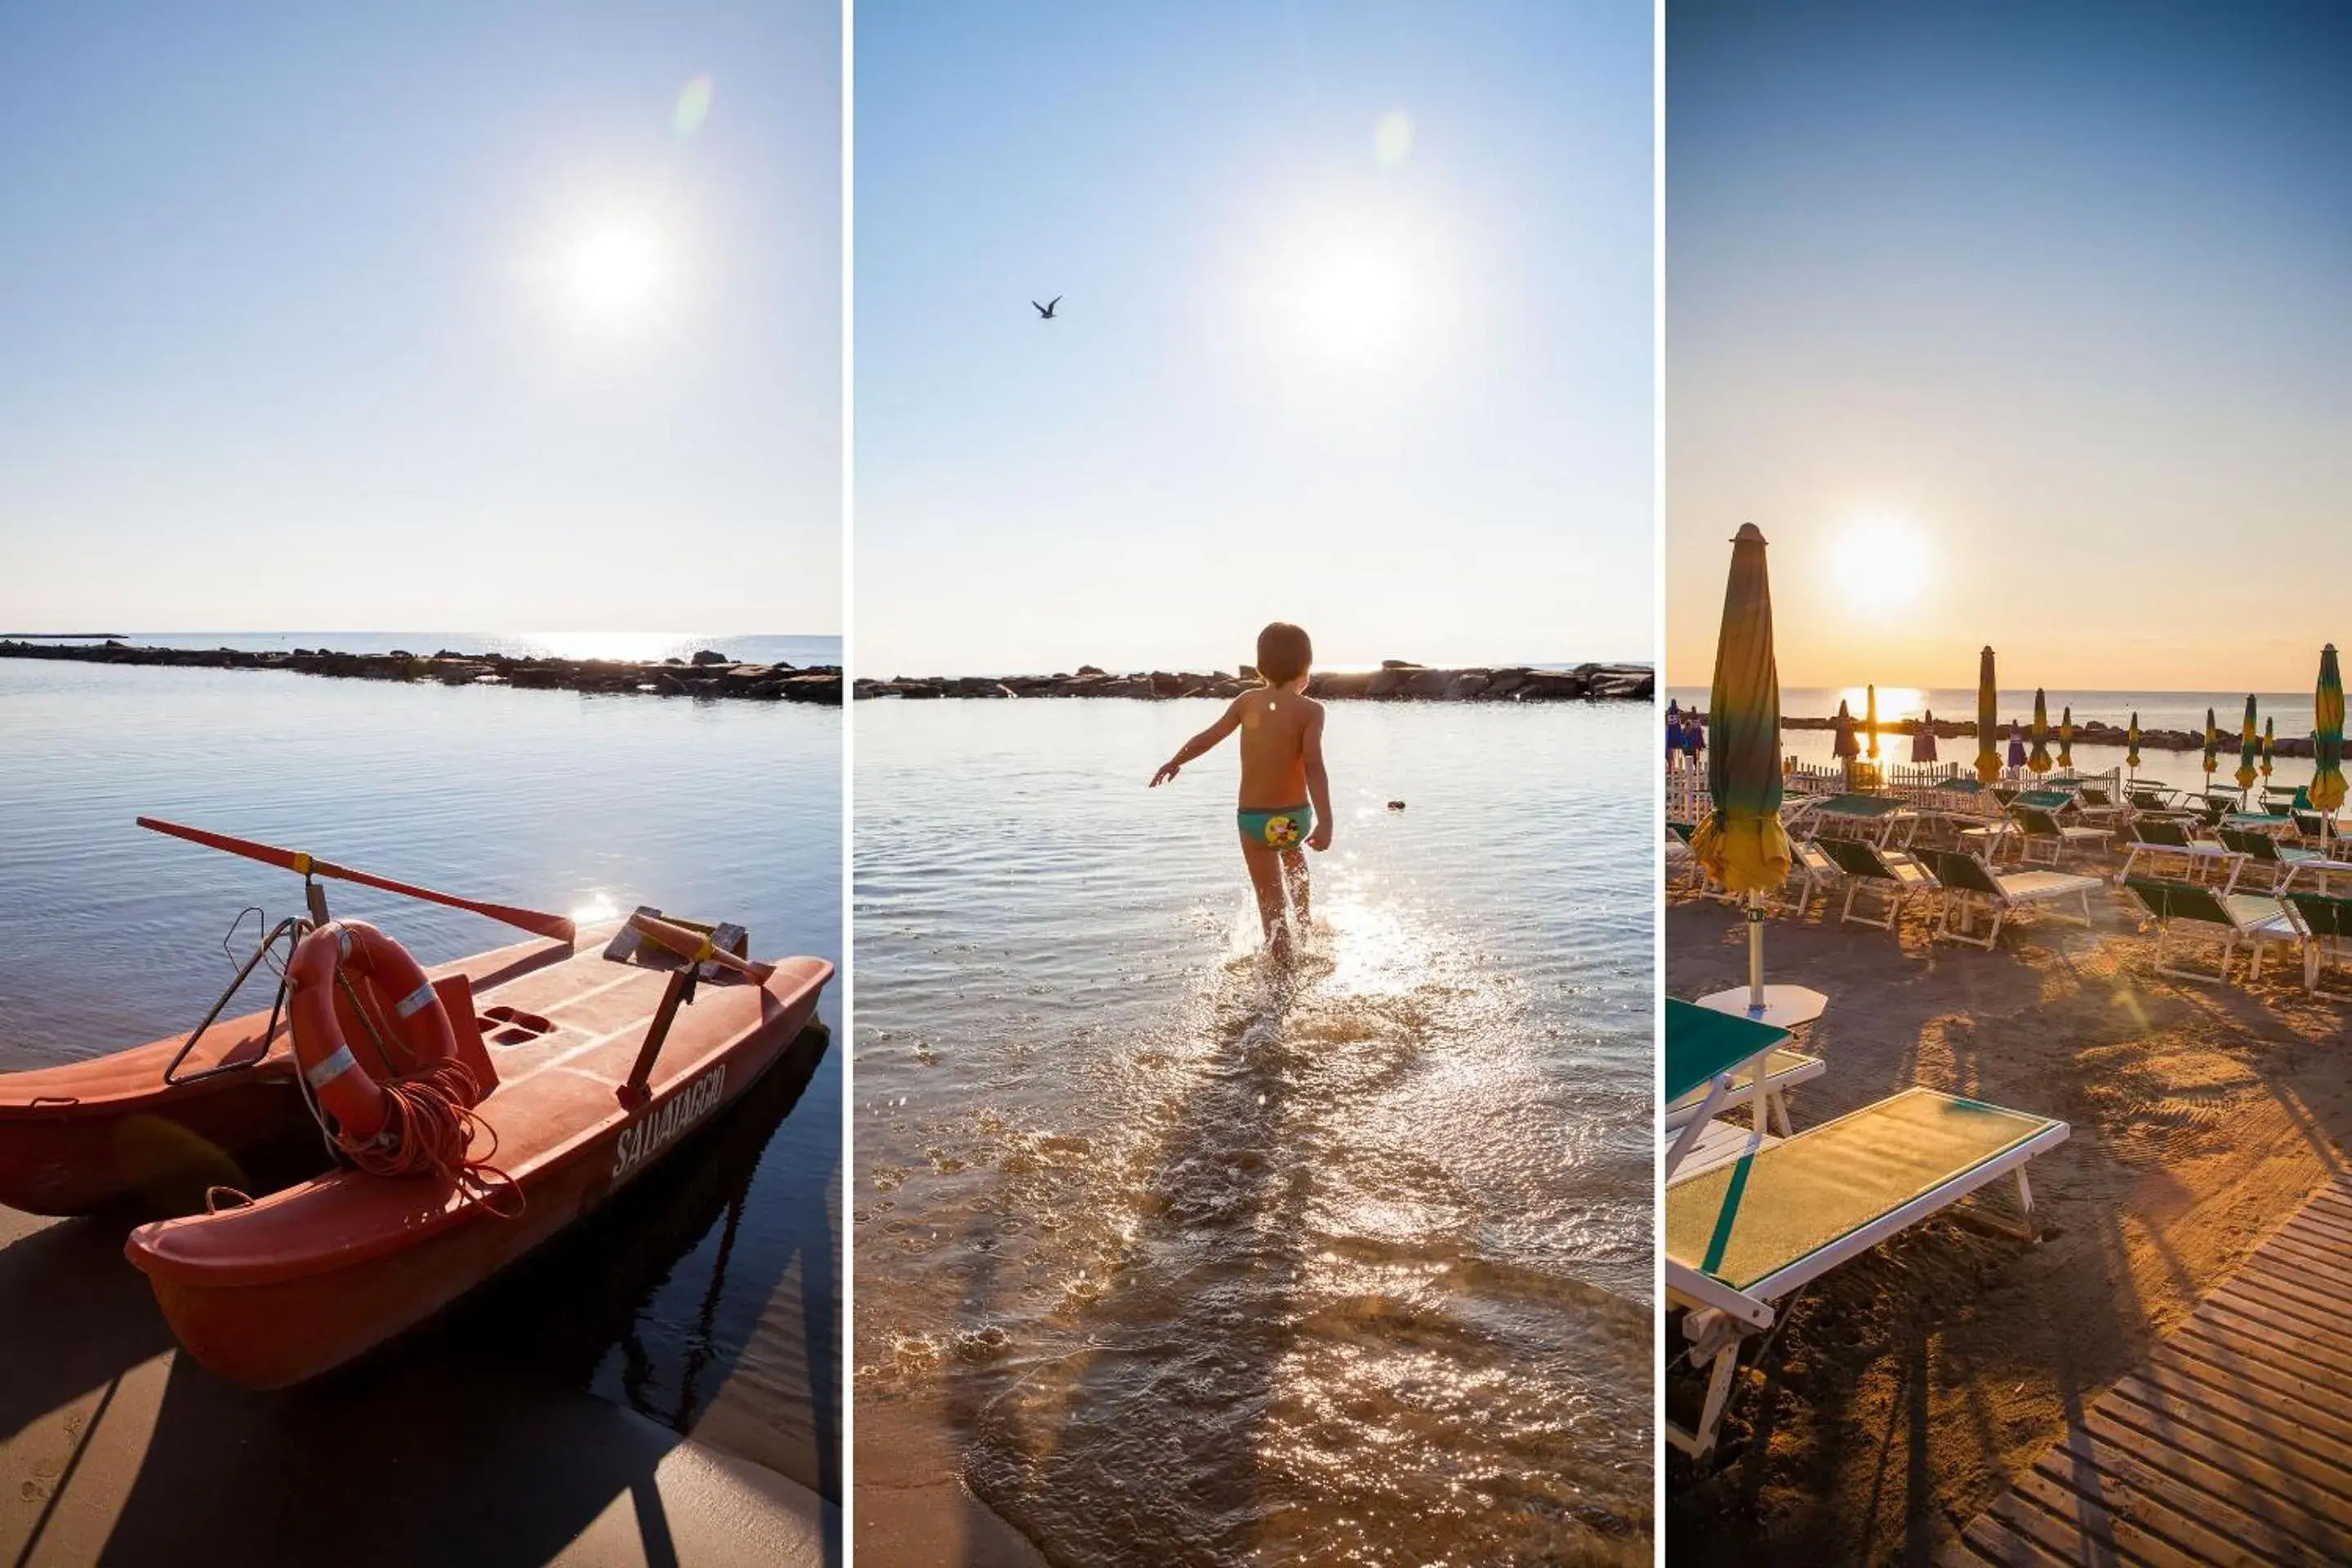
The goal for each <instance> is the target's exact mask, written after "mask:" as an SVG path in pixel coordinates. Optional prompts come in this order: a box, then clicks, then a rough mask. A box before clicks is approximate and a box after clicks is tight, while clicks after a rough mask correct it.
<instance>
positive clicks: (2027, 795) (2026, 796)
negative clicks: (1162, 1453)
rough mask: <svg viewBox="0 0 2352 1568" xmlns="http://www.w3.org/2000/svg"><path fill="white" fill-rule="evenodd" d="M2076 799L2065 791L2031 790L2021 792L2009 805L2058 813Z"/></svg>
mask: <svg viewBox="0 0 2352 1568" xmlns="http://www.w3.org/2000/svg"><path fill="white" fill-rule="evenodd" d="M2073 801H2074V796H2073V795H2068V794H2067V793H2066V792H2065V791H2064V790H2063V789H2029V790H2020V791H2019V792H2018V794H2017V796H2016V798H2015V799H2013V800H2011V802H2010V803H2009V804H2010V805H2013V806H2014V805H2030V806H2034V807H2037V808H2039V809H2041V810H2042V811H2057V810H2060V809H2063V807H2065V806H2066V805H2070V804H2071V803H2072V802H2073Z"/></svg>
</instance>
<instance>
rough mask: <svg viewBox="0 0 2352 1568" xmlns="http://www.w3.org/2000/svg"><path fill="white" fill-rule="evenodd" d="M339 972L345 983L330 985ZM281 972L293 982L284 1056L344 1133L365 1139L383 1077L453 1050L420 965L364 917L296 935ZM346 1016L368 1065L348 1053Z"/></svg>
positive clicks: (429, 1063) (379, 1123) (381, 1112)
mask: <svg viewBox="0 0 2352 1568" xmlns="http://www.w3.org/2000/svg"><path fill="white" fill-rule="evenodd" d="M339 973H340V974H341V977H342V978H343V979H344V980H347V981H349V982H350V984H349V986H348V987H345V986H342V985H338V984H336V978H337V975H338V974H339ZM286 979H287V982H288V984H289V986H290V987H291V988H292V991H293V995H292V997H291V999H290V1001H289V1004H288V1012H289V1015H290V1016H291V1019H292V1023H293V1026H294V1060H295V1062H296V1063H297V1065H299V1067H300V1068H301V1069H302V1076H303V1078H304V1079H306V1080H308V1081H309V1083H310V1090H311V1092H312V1093H313V1094H315V1095H317V1096H318V1097H319V1103H320V1105H323V1106H325V1107H326V1108H327V1110H328V1112H329V1114H331V1115H332V1116H333V1117H334V1119H335V1122H336V1125H337V1126H338V1127H339V1128H341V1131H342V1132H343V1135H344V1137H345V1138H346V1139H348V1140H350V1141H352V1142H357V1143H366V1142H371V1141H372V1140H373V1139H374V1138H375V1137H376V1135H377V1134H379V1133H381V1132H382V1131H383V1130H384V1124H385V1121H387V1119H388V1115H389V1113H388V1112H387V1110H386V1109H385V1106H386V1100H385V1095H384V1091H383V1082H384V1081H388V1080H390V1079H397V1078H405V1077H407V1076H409V1075H411V1074H414V1073H418V1072H422V1071H424V1070H425V1069H427V1068H431V1067H433V1066H435V1065H436V1064H437V1063H441V1062H446V1061H454V1060H456V1059H457V1031H456V1029H455V1028H454V1027H453V1026H451V1024H450V1022H449V1013H448V1010H447V1009H446V1008H445V1007H443V1006H442V1005H441V997H440V994H439V993H437V992H436V991H435V990H434V989H433V983H432V982H431V981H430V980H428V979H426V978H425V969H424V966H423V965H422V964H419V963H417V962H416V960H415V959H414V958H411V957H410V956H409V955H408V950H407V949H406V948H404V947H403V946H401V945H400V943H398V942H394V941H393V939H392V938H390V937H388V936H386V935H385V934H384V933H383V932H382V931H378V930H377V929H376V928H375V927H373V926H372V925H370V924H368V923H367V922H366V921H329V922H328V923H327V924H325V925H322V926H320V927H319V929H318V930H316V931H312V932H310V935H308V936H306V937H304V938H303V939H302V940H301V942H299V943H298V944H297V945H296V946H295V949H294V956H293V958H292V959H291V960H290V961H289V963H287V965H286ZM347 1020H348V1021H349V1022H350V1023H351V1024H352V1025H355V1026H357V1027H356V1029H355V1030H354V1031H353V1032H354V1033H355V1034H356V1035H357V1036H358V1037H361V1038H362V1039H363V1041H364V1042H365V1045H366V1047H367V1055H368V1056H370V1057H372V1058H374V1062H375V1068H376V1070H375V1071H374V1072H373V1073H372V1072H371V1071H370V1070H369V1068H368V1067H367V1066H365V1065H363V1064H362V1061H361V1059H360V1057H359V1056H358V1055H356V1054H354V1052H353V1050H352V1046H351V1044H350V1038H351V1037H350V1036H347V1034H346V1032H345V1026H346V1021H347ZM387 1045H388V1046H390V1047H393V1050H391V1051H387V1050H386V1049H385V1048H384V1047H386V1046H387ZM395 1052H397V1053H398V1054H399V1055H402V1056H405V1058H407V1059H406V1060H400V1059H397V1058H396V1057H395V1055H394V1053H395Z"/></svg>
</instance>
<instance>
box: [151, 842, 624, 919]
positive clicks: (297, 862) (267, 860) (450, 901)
mask: <svg viewBox="0 0 2352 1568" xmlns="http://www.w3.org/2000/svg"><path fill="white" fill-rule="evenodd" d="M139 826H142V827H147V828H152V829H153V830H154V831H156V832H157V833H168V834H170V835H171V836H172V837H174V838H184V839H186V840H187V841H188V842H189V843H191V844H201V845H203V846H204V847H206V848H207V849H219V850H224V851H226V852H227V853H228V854H231V855H242V856H244V857H245V858H247V859H248V860H258V861H260V862H261V863H262V864H263V865H265V866H276V867H278V868H279V869H281V870H287V871H297V872H299V873H301V874H302V875H304V876H316V877H332V878H335V879H338V880H340V881H345V882H357V883H358V884H360V885H361V886H362V887H365V888H376V889H382V890H383V891H384V892H387V893H398V894H400V895H401V896H402V897H404V898H410V899H418V900H423V901H424V902H425V903H428V904H440V905H443V906H445V907H446V908H448V909H453V910H468V911H470V912H472V913H474V914H478V915H483V916H487V917H488V918H489V919H491V920H494V921H499V922H501V923H503V924H506V925H510V926H513V927H515V928H516V929H517V930H519V931H530V933H531V934H532V935H534V936H545V937H553V938H554V939H555V940H556V941H558V942H570V941H571V940H572V938H573V936H574V935H576V934H577V932H578V929H579V928H577V927H576V926H574V925H573V924H572V922H571V921H568V920H566V919H564V918H563V917H562V915H551V914H543V913H541V911H539V910H519V909H515V908H513V907H511V906H510V905H507V904H486V903H483V902H481V901H479V900H475V899H461V898H458V897H457V896H456V895H455V894H452V893H439V892H436V891H434V890H433V889H430V888H420V887H417V886H415V884H413V883H409V882H395V881H394V880H393V879H391V878H389V877H376V876H371V875H370V874H368V873H367V872H365V871H355V870H353V869H352V868H350V867H348V866H338V865H336V864H335V863H334V862H333V861H331V860H320V859H318V858H315V857H313V856H310V855H304V854H301V853H299V851H296V850H292V849H280V848H278V847H276V846H275V845H270V844H257V843H255V842H254V841H253V840H252V839H250V838H235V837H230V836H229V835H227V834H226V833H210V832H206V831H205V829H204V828H201V827H187V826H183V825H181V824H179V823H176V822H165V821H163V819H162V818H160V817H153V816H142V817H141V818H139Z"/></svg>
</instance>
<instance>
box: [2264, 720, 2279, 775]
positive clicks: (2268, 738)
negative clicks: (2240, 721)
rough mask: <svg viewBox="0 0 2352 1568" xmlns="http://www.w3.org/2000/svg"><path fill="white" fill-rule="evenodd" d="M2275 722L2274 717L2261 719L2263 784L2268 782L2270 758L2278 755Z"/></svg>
mask: <svg viewBox="0 0 2352 1568" xmlns="http://www.w3.org/2000/svg"><path fill="white" fill-rule="evenodd" d="M2277 723H2278V721H2277V720H2275V719H2265V720H2263V783H2264V784H2268V783H2269V782H2270V777H2271V759H2272V758H2273V757H2274V756H2276V755H2278V735H2277V734H2276V732H2275V731H2274V730H2273V726H2274V725H2276V724H2277Z"/></svg>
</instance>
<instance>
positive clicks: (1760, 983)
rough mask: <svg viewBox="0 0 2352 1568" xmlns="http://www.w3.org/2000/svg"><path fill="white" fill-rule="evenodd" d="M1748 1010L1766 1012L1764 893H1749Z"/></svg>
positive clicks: (1758, 1014) (1759, 1012) (1761, 1013)
mask: <svg viewBox="0 0 2352 1568" xmlns="http://www.w3.org/2000/svg"><path fill="white" fill-rule="evenodd" d="M1748 1011H1749V1012H1750V1013H1754V1014H1756V1015H1757V1016H1759V1017H1760V1016H1762V1015H1763V1012H1764V895H1763V894H1762V893H1760V892H1751V893H1749V894H1748Z"/></svg>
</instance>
